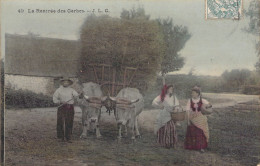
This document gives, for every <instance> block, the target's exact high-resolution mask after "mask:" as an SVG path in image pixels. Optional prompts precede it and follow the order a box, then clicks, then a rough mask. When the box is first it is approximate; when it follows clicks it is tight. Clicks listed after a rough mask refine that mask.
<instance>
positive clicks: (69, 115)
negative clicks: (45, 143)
mask: <svg viewBox="0 0 260 166" xmlns="http://www.w3.org/2000/svg"><path fill="white" fill-rule="evenodd" d="M73 119H74V106H73V104H64V105H63V106H61V107H59V108H58V112H57V137H58V138H61V139H64V136H65V138H66V139H67V140H71V136H72V129H73ZM64 125H65V127H64ZM64 128H65V134H64Z"/></svg>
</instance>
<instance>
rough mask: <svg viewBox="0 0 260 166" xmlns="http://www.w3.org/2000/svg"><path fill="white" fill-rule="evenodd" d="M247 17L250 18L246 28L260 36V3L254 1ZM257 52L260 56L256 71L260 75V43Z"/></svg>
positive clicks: (257, 45) (257, 44) (247, 12)
mask: <svg viewBox="0 0 260 166" xmlns="http://www.w3.org/2000/svg"><path fill="white" fill-rule="evenodd" d="M246 16H247V17H249V19H250V21H249V25H248V27H247V28H246V31H247V32H248V33H251V34H253V35H256V36H258V37H259V35H260V1H259V0H252V1H251V2H250V5H249V8H248V10H247V11H246ZM256 52H257V56H258V58H259V59H258V62H257V63H256V69H257V71H258V72H259V73H260V41H258V42H257V43H256Z"/></svg>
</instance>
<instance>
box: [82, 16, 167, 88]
mask: <svg viewBox="0 0 260 166" xmlns="http://www.w3.org/2000/svg"><path fill="white" fill-rule="evenodd" d="M80 41H81V62H82V64H81V73H79V78H80V81H81V82H87V81H96V80H95V75H94V74H93V72H92V71H93V70H92V69H91V68H89V67H88V66H87V65H88V64H93V63H94V64H108V65H112V67H113V68H114V69H115V70H116V72H117V74H116V81H117V82H122V78H123V76H122V75H123V72H124V71H123V70H124V67H134V68H137V69H138V70H137V72H136V74H135V76H134V78H133V79H132V82H131V84H130V86H131V87H136V88H138V89H140V90H141V91H145V90H147V89H148V87H149V86H150V85H152V84H153V83H154V82H155V80H156V74H157V73H158V71H160V68H161V66H160V64H161V62H162V57H163V55H164V51H165V43H164V41H163V35H162V32H161V29H160V28H159V26H158V24H157V22H155V21H149V20H145V19H132V20H125V19H118V18H111V17H109V16H99V17H97V16H94V15H92V16H89V17H88V18H87V19H86V21H85V22H84V24H83V26H82V29H81V35H80ZM97 74H98V75H99V77H100V74H101V73H99V71H97ZM131 74H132V73H130V75H131ZM129 77H131V76H129ZM110 78H111V76H109V73H107V74H106V78H104V79H107V80H111V79H110ZM128 81H129V79H128Z"/></svg>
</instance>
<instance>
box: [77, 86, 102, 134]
mask: <svg viewBox="0 0 260 166" xmlns="http://www.w3.org/2000/svg"><path fill="white" fill-rule="evenodd" d="M83 95H84V98H83V99H82V100H81V102H80V107H81V110H82V125H83V131H82V134H81V136H80V138H86V137H87V132H88V130H90V129H92V130H94V129H96V137H97V138H99V137H101V134H100V131H99V120H100V115H101V107H102V99H104V98H102V96H103V93H102V90H101V87H100V85H98V84H96V83H93V82H88V83H84V84H83Z"/></svg>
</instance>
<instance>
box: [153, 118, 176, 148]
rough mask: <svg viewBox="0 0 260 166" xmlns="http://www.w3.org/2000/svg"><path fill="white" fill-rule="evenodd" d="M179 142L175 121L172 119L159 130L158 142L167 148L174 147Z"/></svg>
mask: <svg viewBox="0 0 260 166" xmlns="http://www.w3.org/2000/svg"><path fill="white" fill-rule="evenodd" d="M176 142H177V134H176V130H175V125H174V121H173V120H170V121H169V122H167V123H166V124H165V125H164V126H163V127H161V128H160V129H159V130H158V132H157V143H159V144H160V145H161V146H163V147H166V148H171V147H174V145H175V144H176Z"/></svg>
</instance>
